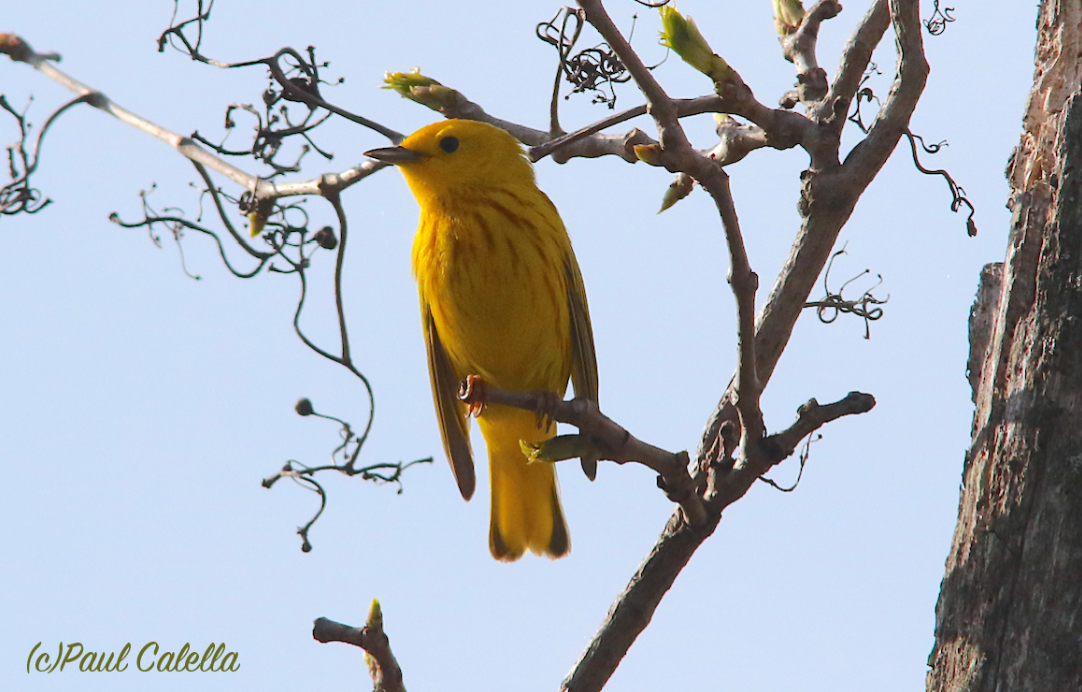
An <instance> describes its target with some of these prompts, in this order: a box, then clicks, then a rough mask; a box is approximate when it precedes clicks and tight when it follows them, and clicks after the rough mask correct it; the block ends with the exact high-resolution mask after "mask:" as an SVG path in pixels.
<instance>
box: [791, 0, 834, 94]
mask: <svg viewBox="0 0 1082 692" xmlns="http://www.w3.org/2000/svg"><path fill="white" fill-rule="evenodd" d="M841 11H842V6H841V4H840V3H839V2H838V0H819V2H817V3H815V5H814V6H813V7H812V8H811V9H810V10H808V12H807V13H806V14H805V15H804V19H803V20H802V21H801V22H800V26H799V27H798V28H797V30H796V31H795V32H793V33H791V34H787V35H785V36H781V37H780V38H779V41H781V47H782V54H783V55H785V59H786V60H788V61H789V62H791V63H793V65H794V66H795V67H796V78H797V85H798V88H797V89H796V90H795V93H793V92H791V94H792V95H791V96H790V95H786V97H785V98H784V99H783V100H782V105H783V106H785V107H788V108H791V107H792V106H793V105H795V104H796V103H797V102H800V103H805V104H811V103H813V102H815V101H818V100H820V99H822V98H823V97H824V96H826V94H827V73H826V70H824V69H823V68H821V67H819V63H818V62H817V61H816V58H815V46H816V42H817V41H818V38H819V25H820V24H822V23H823V22H824V21H825V20H827V19H833V18H834V17H836V16H838V13H839V12H841Z"/></svg>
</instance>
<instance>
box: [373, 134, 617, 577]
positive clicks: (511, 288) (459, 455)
mask: <svg viewBox="0 0 1082 692" xmlns="http://www.w3.org/2000/svg"><path fill="white" fill-rule="evenodd" d="M367 154H368V156H371V157H373V158H375V159H379V160H381V161H386V162H388V163H394V164H397V165H398V167H399V168H400V169H401V170H402V173H403V175H405V177H406V182H407V183H409V186H410V189H411V190H412V191H413V194H414V196H415V197H416V198H417V202H418V204H420V207H421V221H420V226H419V227H418V229H417V236H416V238H415V239H414V243H413V273H414V277H415V278H416V279H417V287H418V290H419V292H420V296H421V319H422V321H423V324H424V333H425V345H426V346H427V347H428V367H429V374H430V375H431V379H432V393H433V397H434V398H435V400H436V416H437V418H438V419H439V423H440V431H441V433H442V434H443V445H444V450H445V451H446V453H447V457H448V459H449V460H450V462H451V469H452V471H453V472H454V475H455V479H456V480H457V481H458V487H459V490H460V491H461V492H462V496H463V497H464V498H465V499H467V500H468V499H470V497H471V496H472V495H473V490H474V485H475V477H474V470H473V456H472V452H471V450H470V443H469V429H468V422H469V418H468V412H467V410H466V406H465V405H464V404H463V403H462V402H461V401H459V400H458V398H457V391H458V383H459V382H460V381H461V380H462V379H463V378H465V377H466V376H468V375H478V376H480V377H481V378H482V379H483V380H484V381H485V382H487V383H489V384H491V385H493V386H496V387H501V388H504V389H517V390H547V391H552V392H555V393H556V394H558V395H560V396H563V394H564V391H565V390H566V388H567V381H568V378H569V377H570V378H571V380H572V382H573V383H574V386H575V393H576V395H578V396H581V397H586V398H589V399H591V400H594V401H596V400H597V361H596V358H595V356H594V339H593V330H592V329H591V327H590V316H589V312H588V310H587V306H586V290H585V288H584V287H583V283H582V275H581V274H580V273H579V267H578V262H576V260H575V254H574V252H572V250H571V241H570V239H569V238H568V236H567V231H566V230H565V229H564V224H563V222H562V221H561V220H560V215H559V213H557V211H556V207H554V206H553V204H552V202H551V201H550V200H549V198H548V197H547V196H545V193H543V192H541V191H540V190H539V189H537V185H536V184H535V182H534V173H533V167H532V166H531V165H530V162H529V161H528V160H527V159H526V157H525V156H524V154H523V151H522V148H521V147H520V146H519V144H518V142H517V141H516V140H515V139H514V137H512V136H511V135H509V134H508V133H507V132H505V131H503V130H501V129H499V128H497V127H494V126H492V125H488V124H486V123H480V122H474V121H469V120H447V121H444V122H439V123H434V124H432V125H429V126H427V127H424V128H422V129H420V130H418V131H417V132H415V133H414V134H412V135H411V136H410V137H408V138H407V139H406V140H405V141H403V142H402V145H401V146H398V147H392V148H386V149H375V150H373V151H369V152H367ZM478 425H480V427H481V433H482V434H483V435H484V437H485V442H486V443H487V445H488V457H489V477H490V486H491V489H492V513H491V519H490V524H489V549H490V550H491V552H492V555H493V557H495V558H496V559H497V560H506V561H511V560H516V559H518V558H519V557H520V556H521V555H522V553H523V552H524V551H525V550H526V549H527V548H528V549H530V550H531V551H533V552H534V553H537V554H542V553H543V554H545V555H548V556H549V557H553V558H557V557H562V556H564V555H566V554H567V552H568V551H569V550H570V549H571V541H570V538H569V536H568V532H567V524H566V523H565V521H564V516H563V510H562V509H561V507H560V495H559V490H558V488H557V485H556V471H555V468H554V467H553V465H552V464H549V463H541V462H537V463H532V464H527V459H526V456H525V454H524V453H523V451H522V448H521V444H520V441H525V442H527V443H533V444H537V443H540V442H543V441H545V440H548V439H550V438H551V437H552V436H553V435H554V434H555V425H549V426H548V428H547V429H539V427H538V424H537V416H536V415H535V414H534V413H532V412H529V411H523V410H519V409H514V408H509V407H504V406H496V405H490V406H487V407H486V408H485V409H484V410H483V411H482V412H481V413H480V414H479V416H478ZM583 468H584V470H586V471H587V474H588V475H591V477H592V473H591V472H592V469H590V468H588V467H587V465H586V464H584V466H583Z"/></svg>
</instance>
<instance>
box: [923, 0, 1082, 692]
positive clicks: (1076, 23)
mask: <svg viewBox="0 0 1082 692" xmlns="http://www.w3.org/2000/svg"><path fill="white" fill-rule="evenodd" d="M1037 29H1038V35H1037V53H1036V72H1035V75H1034V85H1033V90H1032V91H1031V92H1030V98H1029V103H1028V105H1027V111H1026V115H1025V119H1024V124H1023V129H1024V131H1023V134H1022V140H1021V143H1020V144H1019V146H1018V148H1017V149H1016V150H1015V152H1014V154H1013V156H1012V157H1011V163H1010V165H1009V167H1008V177H1009V179H1010V183H1011V188H1012V193H1011V200H1010V206H1011V208H1012V210H1013V212H1014V215H1013V218H1012V222H1011V226H1012V227H1011V236H1010V243H1009V247H1008V250H1007V258H1006V261H1005V262H1004V263H1003V264H995V265H988V266H987V267H985V270H984V272H983V273H982V282H981V285H982V288H981V290H980V292H979V293H978V299H977V304H976V305H974V309H973V314H972V316H971V324H970V334H971V339H970V344H971V349H972V354H971V358H970V378H971V382H972V383H973V384H974V401H975V402H976V412H975V413H974V418H973V441H972V446H971V448H970V450H969V452H968V454H967V455H966V459H965V468H964V470H963V487H962V492H961V500H960V503H959V509H958V525H957V527H956V528H955V532H954V544H953V546H952V548H951V553H950V556H949V557H948V558H947V571H946V576H945V577H944V579H943V585H942V589H941V592H940V596H939V604H938V605H937V606H936V640H935V646H934V648H933V649H932V653H931V655H930V656H929V659H928V663H929V666H930V667H931V670H930V671H929V673H928V681H927V689H928V690H929V692H933V691H934V692H960V691H962V690H965V691H972V692H997V691H998V692H1038V691H1039V692H1059V691H1063V692H1067V691H1078V690H1082V95H1080V94H1079V88H1080V72H1082V69H1080V68H1082V57H1080V47H1082V43H1080V38H1082V0H1060V1H1058V2H1057V1H1056V0H1043V1H1042V2H1041V5H1040V14H1039V18H1038V24H1037ZM993 98H994V97H993Z"/></svg>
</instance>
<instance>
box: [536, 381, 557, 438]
mask: <svg viewBox="0 0 1082 692" xmlns="http://www.w3.org/2000/svg"><path fill="white" fill-rule="evenodd" d="M538 394H539V395H540V396H539V397H538V400H537V409H536V410H535V413H536V414H537V429H538V430H544V431H546V432H547V431H548V430H549V428H552V427H553V426H555V425H556V423H555V421H553V417H554V416H555V415H556V407H557V406H559V405H560V403H561V402H562V401H563V400H562V399H561V398H560V397H558V396H557V395H556V392H550V391H548V390H545V391H542V392H538Z"/></svg>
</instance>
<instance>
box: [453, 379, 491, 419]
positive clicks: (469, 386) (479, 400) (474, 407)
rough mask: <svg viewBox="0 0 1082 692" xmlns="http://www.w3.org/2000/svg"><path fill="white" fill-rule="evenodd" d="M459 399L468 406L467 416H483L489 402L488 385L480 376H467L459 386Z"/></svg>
mask: <svg viewBox="0 0 1082 692" xmlns="http://www.w3.org/2000/svg"><path fill="white" fill-rule="evenodd" d="M458 398H459V399H460V400H461V401H462V403H464V404H466V413H467V415H470V416H473V417H474V418H476V417H478V416H480V415H481V412H482V411H484V410H485V404H486V403H487V401H488V383H486V382H485V381H484V380H483V379H481V376H480V375H466V379H464V380H462V382H461V383H460V384H459V385H458Z"/></svg>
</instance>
